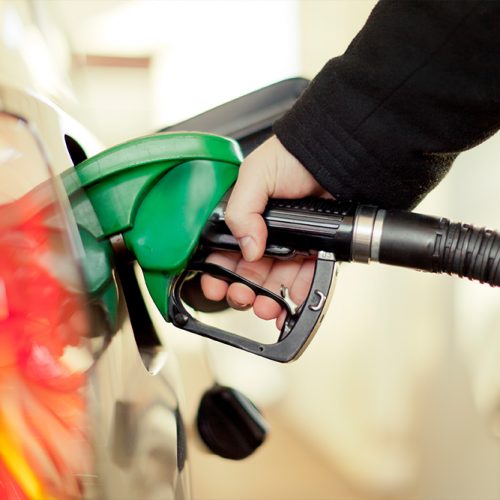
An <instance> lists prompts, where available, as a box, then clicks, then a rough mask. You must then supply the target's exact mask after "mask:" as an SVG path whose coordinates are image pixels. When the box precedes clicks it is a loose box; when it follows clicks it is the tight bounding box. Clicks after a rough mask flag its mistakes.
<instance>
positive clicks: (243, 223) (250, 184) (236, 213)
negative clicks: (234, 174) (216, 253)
mask: <svg viewBox="0 0 500 500" xmlns="http://www.w3.org/2000/svg"><path fill="white" fill-rule="evenodd" d="M259 163H260V162H258V161H253V158H252V155H250V156H249V157H248V158H247V159H246V160H245V161H244V162H243V163H242V164H241V167H240V172H239V175H238V179H237V181H236V184H235V185H234V188H233V192H232V193H231V196H230V198H229V202H228V205H227V209H226V216H225V218H226V224H227V226H228V227H229V229H230V230H231V232H232V233H233V235H234V237H235V238H236V239H237V240H238V243H239V245H240V248H241V252H242V254H243V258H244V259H245V260H247V261H249V262H252V261H256V260H259V259H260V258H261V257H262V256H263V255H264V250H265V246H266V239H267V227H266V224H265V222H264V219H263V218H262V215H261V214H262V213H263V212H264V210H265V208H266V204H267V201H268V199H269V189H268V186H267V182H266V176H265V175H263V174H264V173H263V172H260V171H259V170H260V167H259Z"/></svg>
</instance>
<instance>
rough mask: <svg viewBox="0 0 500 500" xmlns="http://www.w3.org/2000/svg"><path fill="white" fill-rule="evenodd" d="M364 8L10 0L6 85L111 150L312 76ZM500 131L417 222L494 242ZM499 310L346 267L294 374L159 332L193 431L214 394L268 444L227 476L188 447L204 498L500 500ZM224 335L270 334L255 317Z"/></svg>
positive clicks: (367, 6) (431, 284) (479, 290)
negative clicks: (200, 408)
mask: <svg viewBox="0 0 500 500" xmlns="http://www.w3.org/2000/svg"><path fill="white" fill-rule="evenodd" d="M374 3H375V2H373V1H371V0H302V1H300V0H295V1H294V0H289V1H286V0H269V1H264V0H262V1H256V0H253V1H244V0H232V1H230V0H225V1H224V0H220V1H219V0H218V1H215V0H199V1H195V0H185V1H180V0H179V1H175V0H164V1H159V0H158V1H155V0H142V1H140V0H109V1H108V0H99V1H97V0H71V1H70V0H51V1H28V0H3V1H2V2H0V9H1V10H0V22H1V23H3V25H2V29H1V30H0V31H1V33H2V35H1V36H2V37H3V39H2V43H1V48H0V51H1V52H0V79H2V80H3V81H5V80H7V81H8V80H9V79H11V78H12V75H15V80H16V83H17V84H21V85H25V86H29V87H31V88H33V89H34V90H36V91H38V92H42V93H43V94H45V95H47V96H49V97H51V98H52V99H55V100H56V101H57V102H58V103H59V104H60V105H61V106H62V107H64V108H65V109H66V110H68V111H69V112H71V113H72V114H73V115H75V116H76V117H77V118H78V119H79V120H80V121H82V122H83V123H84V124H85V125H86V126H87V127H89V128H90V130H92V131H93V132H94V133H95V134H96V135H97V136H98V137H99V138H100V139H101V141H102V142H103V143H104V144H105V145H107V146H110V145H113V144H115V143H117V142H119V141H123V140H125V139H127V138H130V137H134V136H137V135H142V134H145V133H148V132H151V131H154V130H156V129H158V128H160V127H164V126H166V125H168V124H171V123H174V122H176V121H179V120H182V119H184V118H187V117H189V116H192V115H194V114H197V113H199V112H202V111H204V110H206V109H209V108H210V107H213V106H215V105H217V104H220V103H222V102H225V101H227V100H230V99H232V98H234V97H237V96H239V95H241V94H244V93H246V92H250V91H252V90H255V89H257V88H259V87H262V86H264V85H267V84H270V83H273V82H275V81H277V80H280V79H283V78H287V77H290V76H296V75H301V76H306V77H309V78H311V77H313V76H314V74H316V73H317V72H318V71H319V70H320V69H321V67H322V65H323V64H324V63H325V62H326V61H327V60H328V59H329V58H330V57H333V56H335V55H339V54H341V53H342V52H343V51H344V50H345V48H346V47H347V45H348V43H349V41H350V40H351V39H352V37H353V36H354V35H355V34H356V33H357V31H358V30H359V29H360V28H361V27H362V25H363V24H364V22H365V20H366V18H367V16H368V15H369V12H370V10H371V9H372V8H373V5H374ZM498 158H500V138H499V136H498V134H497V135H496V136H495V137H493V138H492V139H490V140H489V141H487V142H486V143H484V144H483V145H481V146H480V147H478V148H475V149H474V150H472V151H469V152H467V153H465V154H463V155H461V157H460V158H459V159H458V160H457V162H456V165H455V167H454V168H453V170H452V172H451V173H450V174H449V175H448V176H447V178H446V179H445V180H444V181H443V182H442V183H441V185H440V186H439V187H438V188H436V189H435V191H434V192H433V193H431V194H430V195H429V197H428V198H427V199H426V200H425V201H424V202H423V203H422V204H421V206H419V207H418V210H419V211H421V212H424V213H429V214H436V215H444V216H447V217H450V218H452V219H455V220H463V221H465V222H476V223H478V224H484V225H489V226H492V227H496V228H500V207H499V199H500V196H499V195H500V192H499V187H498V186H499V185H500V169H499V167H498V165H499V160H498ZM499 302H500V298H499V295H498V292H497V291H494V290H492V289H490V288H487V287H484V286H480V285H477V284H470V283H468V282H463V281H460V280H458V279H451V278H448V277H437V276H429V275H425V274H423V273H415V272H410V271H404V270H398V269H391V268H386V267H382V266H377V265H372V266H363V265H359V264H358V265H350V266H349V265H344V266H342V269H341V273H340V275H339V279H338V284H337V288H336V292H335V294H334V297H333V300H332V305H331V308H330V311H329V313H328V316H327V318H326V320H325V322H324V324H323V326H322V328H321V330H320V332H319V333H318V335H317V337H316V339H315V340H314V342H313V343H312V344H311V346H310V348H309V349H308V350H307V352H306V353H305V354H304V355H303V357H302V358H301V359H300V360H299V361H298V362H296V363H294V364H292V365H286V366H281V365H275V364H272V363H268V362H265V361H264V360H261V359H257V358H254V357H251V356H248V355H246V354H244V353H239V352H234V351H233V350H231V349H227V348H224V347H221V346H218V345H214V344H210V343H207V342H204V341H202V340H200V339H199V338H195V337H194V336H191V335H188V334H185V333H179V332H176V331H174V330H173V329H171V328H165V330H164V337H165V342H166V343H167V345H170V346H172V348H173V349H174V350H175V351H176V353H177V354H178V356H179V358H180V361H181V367H182V373H183V378H184V383H185V392H186V410H185V414H186V417H187V420H188V423H190V422H192V419H193V416H194V413H195V410H196V405H197V403H198V401H199V397H200V394H201V393H202V391H203V390H204V389H206V388H207V387H209V386H210V385H211V383H212V382H213V380H214V379H217V380H218V381H219V382H221V383H225V384H228V385H233V386H236V387H237V388H240V389H242V390H243V391H244V392H245V393H247V394H248V395H250V396H251V397H252V398H253V399H254V400H255V402H256V403H257V404H258V405H259V406H260V407H261V408H262V410H263V412H264V414H265V415H266V417H267V418H268V420H269V422H270V424H271V427H272V430H271V436H270V439H269V441H268V442H267V443H266V445H265V446H264V447H262V449H261V450H259V451H258V452H257V453H256V454H255V455H254V456H252V457H251V458H249V459H247V460H244V461H242V462H237V463H229V462H226V461H223V460H222V459H219V458H217V457H213V456H210V455H209V454H207V453H205V452H203V451H202V450H201V448H200V449H199V448H198V447H197V446H195V445H194V441H195V436H194V434H193V433H191V438H192V440H193V442H192V443H191V444H192V445H193V446H192V448H191V464H192V479H193V487H194V496H195V498H197V499H200V500H201V499H214V500H215V499H217V500H222V499H228V500H230V499H231V500H234V499H236V498H238V499H263V500H264V499H265V500H274V499H276V500H277V499H287V500H291V499H297V500H299V499H306V498H307V499H341V498H342V499H344V498H359V499H372V498H394V499H408V498H415V499H417V498H419V499H421V498H426V499H431V500H434V499H435V500H438V499H444V498H446V499H448V498H450V499H451V498H453V499H476V498H481V499H485V500H489V499H497V498H499V497H500V472H499V471H500V448H499V442H498V438H499V437H500V363H499V362H498V359H499V358H500V308H499ZM241 314H242V313H223V314H220V315H218V316H217V317H216V318H215V319H212V320H211V321H215V322H217V323H218V324H219V325H220V326H225V327H226V328H231V329H236V328H242V329H243V330H244V331H246V332H249V331H258V332H260V333H261V334H263V335H269V336H271V335H273V333H274V332H273V326H272V325H265V326H262V324H261V323H259V322H258V321H257V320H255V319H254V318H252V317H251V316H250V315H248V314H247V315H245V316H244V320H242V319H241Z"/></svg>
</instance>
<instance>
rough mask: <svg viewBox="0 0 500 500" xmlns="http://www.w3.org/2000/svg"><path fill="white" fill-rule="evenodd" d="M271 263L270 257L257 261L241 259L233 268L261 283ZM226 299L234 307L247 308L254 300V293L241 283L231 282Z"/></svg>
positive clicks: (238, 272) (237, 272) (258, 283)
mask: <svg viewBox="0 0 500 500" xmlns="http://www.w3.org/2000/svg"><path fill="white" fill-rule="evenodd" d="M272 265H273V261H272V259H261V260H259V261H257V262H247V261H245V260H243V259H241V260H240V261H239V262H238V265H237V267H236V269H235V272H236V274H239V275H240V276H243V277H245V278H247V279H248V280H250V281H252V282H253V283H256V284H257V285H262V284H263V283H264V281H265V280H266V277H267V275H268V274H269V272H270V270H271V268H272ZM227 301H228V302H229V304H230V305H231V307H233V308H235V309H240V310H242V309H247V308H248V307H250V306H252V305H253V303H254V301H255V293H254V292H253V291H252V290H251V289H250V288H248V287H247V286H245V285H243V284H242V283H233V284H232V285H230V286H229V289H228V292H227Z"/></svg>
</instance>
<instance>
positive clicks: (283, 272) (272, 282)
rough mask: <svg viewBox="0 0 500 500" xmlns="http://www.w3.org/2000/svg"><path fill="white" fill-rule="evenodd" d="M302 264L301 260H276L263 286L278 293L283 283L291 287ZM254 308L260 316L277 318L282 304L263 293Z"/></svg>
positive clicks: (267, 318) (262, 317) (266, 318)
mask: <svg viewBox="0 0 500 500" xmlns="http://www.w3.org/2000/svg"><path fill="white" fill-rule="evenodd" d="M301 265H302V263H301V262H299V261H281V262H280V261H276V262H275V263H274V265H273V268H272V271H271V272H270V273H269V275H268V276H267V279H266V280H265V282H264V283H263V287H264V288H267V289H268V290H271V291H272V292H274V293H277V294H278V295H279V294H280V291H281V286H282V285H283V286H286V287H287V288H288V289H290V287H291V286H292V285H293V282H294V280H295V277H296V276H297V274H298V273H299V271H300V268H301ZM253 309H254V312H255V314H256V315H257V316H258V317H259V318H261V319H265V320H269V319H274V318H277V317H278V316H279V314H280V313H281V307H280V305H279V304H278V303H277V302H275V301H274V300H273V299H271V298H269V297H265V296H263V295H261V296H259V297H257V299H256V300H255V302H254V307H253Z"/></svg>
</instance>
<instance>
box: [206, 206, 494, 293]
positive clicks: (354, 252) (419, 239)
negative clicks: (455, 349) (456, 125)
mask: <svg viewBox="0 0 500 500" xmlns="http://www.w3.org/2000/svg"><path fill="white" fill-rule="evenodd" d="M226 203H227V198H226V199H225V200H223V201H222V202H221V204H220V205H219V206H218V207H217V208H216V209H215V211H214V212H213V213H212V216H211V217H210V220H209V221H208V223H207V226H206V227H205V229H204V231H203V234H202V237H201V240H200V243H201V245H202V247H203V248H204V251H205V252H210V251H213V250H229V251H239V246H238V243H237V242H236V240H235V239H234V237H233V236H232V235H231V233H230V231H229V229H228V228H227V226H226V224H225V220H224V219H225V208H226ZM263 216H264V220H265V221H266V224H267V227H268V240H267V248H266V254H267V255H269V256H273V257H277V258H289V257H290V256H291V255H293V254H296V253H297V252H299V253H300V252H304V253H313V252H315V251H320V250H322V251H327V252H332V253H333V254H334V256H335V259H336V260H338V261H353V262H366V263H368V262H371V261H376V262H381V263H383V264H390V265H394V266H399V267H407V268H411V269H418V270H422V271H429V272H432V273H447V274H450V275H456V276H459V277H461V278H468V279H470V280H476V281H479V282H481V283H488V284H489V285H491V286H500V236H499V235H498V233H497V232H496V231H493V230H491V229H485V228H476V227H474V226H472V225H470V224H462V223H452V222H450V221H449V220H448V219H445V218H440V217H432V216H428V215H422V214H418V213H414V212H407V211H403V210H383V209H379V208H377V207H374V206H370V205H356V204H354V203H351V202H337V201H333V200H324V199H312V198H306V199H302V200H270V201H269V204H268V206H267V208H266V211H265V212H264V214H263Z"/></svg>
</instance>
